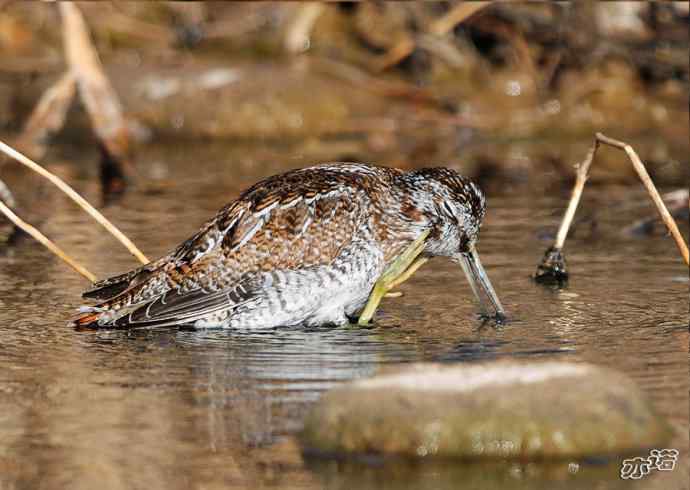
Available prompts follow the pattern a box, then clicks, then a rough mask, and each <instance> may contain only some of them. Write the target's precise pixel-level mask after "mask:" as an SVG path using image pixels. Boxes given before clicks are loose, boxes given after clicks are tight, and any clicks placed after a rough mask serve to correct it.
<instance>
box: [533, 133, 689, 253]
mask: <svg viewBox="0 0 690 490" xmlns="http://www.w3.org/2000/svg"><path fill="white" fill-rule="evenodd" d="M601 144H605V145H609V146H612V147H614V148H618V149H619V150H623V151H624V152H625V153H626V154H627V155H628V158H629V159H630V162H631V163H632V165H633V167H634V168H635V171H636V172H637V175H638V176H639V177H640V180H641V181H642V184H643V185H644V187H645V189H646V190H647V193H648V194H649V196H650V197H651V198H652V201H653V202H654V204H655V205H656V208H657V210H658V211H659V215H660V216H661V219H662V220H663V222H664V224H665V225H666V228H667V229H668V231H669V233H670V234H671V236H672V237H673V239H674V241H675V242H676V246H677V247H678V250H680V254H681V256H682V257H683V260H684V261H685V264H686V265H690V258H689V254H688V246H687V244H686V243H685V239H684V238H683V235H682V234H681V233H680V230H679V229H678V225H677V224H676V221H675V220H674V219H673V216H671V213H669V211H668V209H667V208H666V205H665V204H664V201H663V199H662V198H661V196H660V195H659V191H657V189H656V187H655V186H654V183H653V182H652V179H651V177H650V176H649V174H648V173H647V169H646V168H645V166H644V163H642V160H640V157H639V156H637V153H636V152H635V150H633V148H632V147H631V146H630V145H629V144H627V143H624V142H622V141H619V140H616V139H613V138H609V137H608V136H605V135H604V134H602V133H596V135H595V137H594V143H593V144H592V147H591V148H590V149H589V152H588V153H587V157H586V158H585V160H584V162H582V164H580V166H579V168H578V171H577V178H576V180H575V186H574V187H573V193H572V195H571V197H570V202H569V203H568V209H567V210H566V212H565V215H564V216H563V220H562V221H561V225H560V227H559V229H558V234H557V235H556V241H555V243H554V245H553V249H555V250H556V251H560V250H561V249H562V248H563V245H564V244H565V239H566V236H567V235H568V230H569V229H570V225H571V223H572V221H573V217H574V216H575V211H576V209H577V206H578V204H579V202H580V196H581V195H582V190H583V188H584V185H585V182H586V181H587V173H588V171H589V168H590V166H591V165H592V161H593V160H594V156H595V154H596V151H597V149H598V148H599V146H600V145H601ZM547 255H548V254H547ZM544 260H546V256H545V258H544ZM541 265H542V266H544V263H543V262H542V264H541Z"/></svg>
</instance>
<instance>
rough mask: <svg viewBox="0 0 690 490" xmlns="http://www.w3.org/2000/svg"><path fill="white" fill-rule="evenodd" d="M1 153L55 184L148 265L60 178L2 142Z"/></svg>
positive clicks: (113, 227) (141, 254) (122, 237)
mask: <svg viewBox="0 0 690 490" xmlns="http://www.w3.org/2000/svg"><path fill="white" fill-rule="evenodd" d="M0 151H2V152H3V153H5V154H6V155H8V156H9V157H11V158H14V159H15V160H17V161H18V162H19V163H21V164H22V165H25V166H27V167H29V168H30V169H31V170H33V171H34V172H36V173H38V174H40V175H42V176H43V177H45V178H46V179H48V180H49V181H50V182H52V183H53V184H55V186H56V187H57V188H58V189H60V190H61V191H62V192H64V193H65V194H67V195H68V196H69V197H70V199H72V200H73V201H74V202H76V203H77V204H78V205H79V206H80V207H81V208H82V209H83V210H84V211H86V212H87V213H89V214H90V215H91V216H92V217H93V218H94V219H95V220H96V221H98V223H100V224H101V225H102V226H103V227H104V228H105V229H106V230H108V232H110V234H111V235H113V236H114V237H115V238H117V239H118V240H119V241H120V243H122V244H123V245H124V246H125V247H127V250H129V251H130V252H131V253H132V255H134V256H135V257H136V258H137V259H139V261H140V262H141V263H142V264H148V262H149V259H147V258H146V256H145V255H144V254H143V253H142V252H141V250H139V249H138V248H137V247H136V245H134V243H132V241H131V240H130V239H129V238H127V237H126V236H125V235H124V234H123V233H122V232H121V231H120V230H118V229H117V227H116V226H115V225H114V224H112V223H111V222H110V221H108V219H107V218H106V217H105V216H103V215H102V214H101V213H100V212H99V211H98V210H96V209H95V208H94V207H93V206H91V204H89V203H88V202H87V201H86V199H84V198H83V197H81V196H80V195H79V194H78V193H77V192H76V191H75V190H74V189H72V188H71V187H70V186H69V185H67V184H66V183H65V182H64V181H63V180H62V179H61V178H60V177H58V176H56V175H54V174H52V173H50V172H48V171H47V170H46V169H45V168H43V167H41V166H40V165H39V164H37V163H36V162H34V161H33V160H31V159H30V158H28V157H27V156H25V155H23V154H21V153H19V152H18V151H17V150H15V149H14V148H12V147H11V146H9V145H7V144H5V143H3V142H2V141H0Z"/></svg>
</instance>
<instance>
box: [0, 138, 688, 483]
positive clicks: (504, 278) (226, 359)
mask: <svg viewBox="0 0 690 490" xmlns="http://www.w3.org/2000/svg"><path fill="white" fill-rule="evenodd" d="M65 155H66V156H69V157H71V158H72V159H73V160H75V159H76V160H77V161H78V162H80V163H81V164H82V165H81V166H80V167H79V168H80V169H81V170H79V171H75V173H74V174H72V175H68V176H67V178H69V179H70V181H72V182H75V183H76V185H77V187H78V188H79V190H80V191H82V192H84V194H85V195H86V196H87V197H88V198H89V199H91V200H92V201H95V202H97V201H98V195H97V188H96V184H95V183H94V182H95V181H96V179H94V178H93V176H92V175H90V174H92V173H93V172H92V171H90V170H89V168H90V165H92V161H91V160H92V155H91V154H90V153H87V154H81V153H80V152H78V151H75V150H70V149H67V150H65ZM286 155H287V156H286ZM139 163H140V166H141V168H142V173H143V177H144V178H143V179H142V180H143V181H146V182H147V184H146V185H143V186H141V187H140V188H138V189H135V190H133V191H132V192H131V193H129V194H128V195H127V196H126V197H125V198H124V199H123V200H122V201H120V202H118V203H117V204H113V205H110V206H108V207H106V208H105V209H104V212H105V214H107V215H108V216H111V217H113V219H114V221H115V222H116V223H117V224H118V225H119V226H121V228H122V229H123V230H124V231H125V232H126V233H127V234H128V235H129V236H130V237H131V238H132V239H133V240H134V242H135V243H137V244H138V245H139V246H140V248H142V249H143V250H144V251H145V253H147V254H148V255H149V257H150V258H153V257H155V256H158V255H160V254H162V253H164V252H166V251H167V250H168V249H170V248H172V247H173V246H174V245H176V244H177V243H179V242H180V241H181V240H182V239H184V238H186V237H188V236H189V235H191V234H192V233H193V232H194V231H195V229H196V228H197V227H198V226H199V224H200V223H201V222H203V221H204V220H206V219H207V218H208V217H210V216H211V215H212V214H213V213H214V212H215V211H216V210H217V209H218V208H220V207H221V206H222V205H224V204H225V203H226V202H228V201H229V200H231V199H232V198H233V197H235V196H236V195H237V194H238V192H239V191H240V190H241V189H242V188H244V187H247V186H248V185H250V184H252V183H254V182H255V181H257V180H259V179H260V178H262V177H264V176H267V175H270V174H274V173H277V172H280V171H284V170H285V169H286V168H292V167H299V166H304V165H306V164H309V163H313V162H311V161H309V160H308V159H307V157H305V156H304V155H302V154H299V153H291V152H290V151H286V150H285V149H281V148H274V149H270V148H269V149H266V148H259V147H254V148H245V147H239V146H237V145H228V146H226V147H218V146H214V147H206V146H204V145H195V146H192V147H190V146H189V145H187V146H184V147H183V146H182V145H179V146H171V145H161V146H152V147H149V148H148V149H146V150H144V151H143V152H142V153H141V154H140V155H139ZM382 163H385V162H382ZM78 172H81V173H78ZM489 189H490V192H488V201H489V213H488V216H487V220H486V223H485V225H484V229H483V231H482V235H481V241H480V244H479V250H480V253H481V256H482V260H483V262H484V265H485V267H486V269H487V271H488V274H489V276H490V277H491V279H492V281H493V283H494V286H495V287H496V289H497V291H498V294H499V296H500V298H501V300H502V302H503V304H504V305H505V307H506V310H507V311H508V312H509V314H510V316H511V317H512V321H511V322H510V323H508V324H507V325H504V326H502V327H500V328H495V327H493V326H490V325H489V326H482V325H481V324H480V323H479V322H478V320H476V316H475V314H476V311H477V307H476V304H475V303H474V301H473V299H472V297H471V292H470V290H469V287H468V285H467V284H466V282H465V280H464V278H463V276H462V272H461V271H460V270H459V268H458V267H457V266H456V265H454V264H452V263H451V262H450V261H445V260H442V259H436V260H434V261H432V262H430V263H429V264H428V265H427V266H425V267H424V268H422V269H421V270H420V272H419V273H418V274H417V275H416V276H415V277H414V278H413V279H412V280H411V281H409V282H408V283H406V284H405V285H404V286H403V287H402V291H403V292H404V293H405V295H404V296H403V297H402V298H396V299H387V300H386V301H385V302H384V304H383V309H382V311H381V314H380V317H379V320H378V322H377V325H376V326H375V327H373V328H368V329H358V328H335V329H332V328H331V329H300V328H291V329H277V330H269V331H260V332H247V331H244V332H236V331H190V330H184V329H174V328H172V329H164V330H159V331H148V332H123V331H100V332H76V331H74V330H72V329H70V328H67V327H66V326H65V323H66V321H67V319H68V318H69V317H70V315H71V314H72V313H73V310H74V308H75V307H76V306H77V305H78V304H79V295H80V293H81V291H82V290H83V289H84V288H85V287H86V286H87V284H85V282H84V281H83V280H82V279H81V278H80V277H79V276H77V275H76V274H75V273H74V272H72V271H71V270H69V269H67V268H66V267H65V266H64V265H63V264H61V263H59V262H57V261H55V260H54V259H53V258H52V257H51V256H50V255H49V254H48V253H47V252H46V251H44V250H43V249H42V248H41V247H40V246H38V245H35V244H33V243H31V242H28V241H27V242H24V243H22V244H21V246H20V247H17V248H14V249H11V250H6V249H5V248H3V255H2V256H0V489H4V488H8V489H10V488H12V489H14V488H18V489H19V488H22V489H23V488H27V489H28V488H96V487H98V488H113V489H120V488H122V489H124V488H168V489H176V488H180V489H182V488H185V489H186V488H229V487H246V486H251V487H276V488H278V487H279V488H294V487H300V488H324V487H328V488H343V489H345V488H355V487H359V488H410V485H412V486H414V487H415V488H431V487H433V488H478V489H479V488H482V489H485V488H554V487H555V486H556V485H558V486H563V487H567V488H582V487H587V488H631V486H630V485H631V482H629V481H621V480H620V479H619V477H618V469H619V464H620V461H618V460H617V461H613V462H609V463H608V464H603V463H602V462H598V461H594V462H569V461H566V462H559V463H557V464H554V465H536V464H530V465H516V464H509V463H503V462H496V463H492V464H481V465H479V464H466V463H463V464H458V463H454V464H451V463H435V464H429V465H413V464H410V463H404V462H397V463H390V464H384V465H380V464H375V465H365V466H362V465H358V464H353V463H344V462H340V463H335V462H328V461H314V460H307V461H304V460H303V459H302V457H301V456H300V454H299V449H298V447H297V445H296V442H295V438H294V435H295V434H296V433H297V432H298V431H299V429H300V427H301V420H302V417H303V415H304V413H305V412H306V411H307V410H308V409H309V407H310V405H311V404H312V403H313V402H314V401H315V400H317V399H318V397H319V396H320V394H321V393H323V392H324V390H328V389H331V388H333V387H335V386H337V385H338V384H340V383H342V382H344V381H347V380H351V379H354V378H360V377H364V376H369V375H371V374H373V373H375V372H376V371H377V370H379V369H380V368H381V367H382V366H391V365H395V364H400V363H407V362H411V361H441V362H449V363H451V362H472V361H476V360H486V359H494V358H502V357H519V358H533V359H547V358H548V359H560V360H571V361H575V362H581V361H588V362H594V363H597V364H600V365H604V366H608V367H612V368H615V369H618V370H621V371H623V372H625V373H627V374H629V375H630V376H631V377H633V378H634V379H635V380H636V381H637V382H638V383H639V384H640V385H641V386H642V388H643V389H644V390H645V391H646V392H647V393H648V394H649V396H650V397H651V398H652V400H653V402H654V405H655V406H656V408H657V409H658V411H659V413H660V414H662V415H663V416H664V417H667V418H668V419H669V420H670V421H671V422H672V424H673V425H674V426H675V428H676V431H677V436H676V437H675V440H674V441H673V444H672V447H676V448H678V449H680V450H681V451H682V456H683V457H682V461H681V463H680V464H681V466H679V467H677V468H676V469H675V470H674V471H673V472H671V473H667V474H656V475H651V476H649V477H647V478H646V479H645V480H643V481H642V482H639V483H637V486H636V488H665V489H672V488H687V481H686V478H687V474H688V467H687V465H686V461H687V426H688V281H687V278H688V276H687V269H685V268H684V267H683V265H682V263H681V261H680V259H679V257H678V254H677V251H676V249H675V246H674V245H673V243H672V241H671V240H670V238H668V237H665V236H663V235H662V234H658V235H655V236H652V237H645V238H631V237H627V236H624V235H622V234H621V233H620V230H621V229H622V228H623V227H624V226H626V225H627V224H629V223H630V222H632V221H634V220H635V219H637V218H639V217H641V216H643V215H646V214H651V213H652V212H653V211H652V210H651V207H649V206H648V204H647V197H646V195H645V194H644V193H643V192H641V191H640V190H639V189H638V188H637V187H635V186H633V187H629V188H622V189H612V188H608V187H607V188H597V189H596V190H588V191H586V193H585V200H584V203H583V205H584V209H583V213H582V215H587V214H588V213H592V212H594V210H596V209H598V210H599V211H596V212H594V218H595V224H592V223H582V224H580V226H578V228H577V230H576V233H575V235H574V237H573V238H572V240H571V241H569V243H568V245H567V252H568V255H567V257H568V260H569V264H570V268H571V272H572V274H573V277H572V280H571V282H570V284H569V285H568V286H567V287H566V288H564V289H553V288H545V287H542V286H538V285H536V284H534V283H533V282H532V281H531V280H530V277H529V276H530V274H531V273H532V272H533V270H534V267H535V265H536V263H537V262H538V260H539V259H540V256H541V253H542V252H543V250H544V249H545V248H546V246H547V245H548V238H547V237H548V235H549V234H550V233H553V232H554V231H555V227H556V225H557V222H558V217H559V216H560V213H561V212H562V209H563V207H564V205H565V201H566V199H567V195H568V192H567V191H566V190H564V191H563V192H560V191H559V192H556V193H555V195H553V196H546V192H545V189H544V188H542V187H540V186H536V185H535V186H533V187H530V186H526V185H525V186H523V187H520V188H512V187H505V186H501V185H492V186H490V187H489ZM45 205H46V206H48V205H49V206H51V207H52V208H53V209H54V211H55V212H54V213H53V214H52V215H51V216H50V217H49V218H48V220H47V221H46V222H45V223H44V224H43V226H42V228H43V229H44V230H45V231H46V233H47V234H48V235H50V236H51V237H53V238H54V239H55V240H56V241H57V242H58V243H60V245H62V246H63V247H64V248H65V249H67V250H68V251H69V252H70V253H72V254H73V255H75V256H76V257H79V258H80V259H81V260H82V261H83V262H84V263H85V265H86V266H87V267H89V268H90V269H92V270H93V271H94V272H96V273H97V275H99V276H105V275H108V274H113V273H117V272H121V271H124V270H126V269H129V268H131V267H133V266H135V265H136V263H135V259H133V258H132V257H130V256H129V255H128V254H127V252H126V251H125V250H124V249H122V248H121V247H120V246H119V245H118V244H117V243H116V242H115V241H114V240H113V239H112V238H111V237H109V236H107V235H106V234H105V232H103V231H102V230H101V229H99V228H97V227H96V226H95V225H93V224H92V223H91V222H90V221H89V219H88V218H87V217H85V215H84V214H83V213H82V212H80V211H78V210H76V208H75V207H74V206H73V205H72V204H71V203H68V202H67V201H66V200H63V199H62V198H61V197H52V198H51V199H50V200H49V201H46V203H45ZM684 230H685V232H686V234H687V230H686V228H685V229H684ZM563 389H564V390H567V389H568V387H567V386H564V387H563ZM640 456H646V455H640ZM657 473H658V472H657Z"/></svg>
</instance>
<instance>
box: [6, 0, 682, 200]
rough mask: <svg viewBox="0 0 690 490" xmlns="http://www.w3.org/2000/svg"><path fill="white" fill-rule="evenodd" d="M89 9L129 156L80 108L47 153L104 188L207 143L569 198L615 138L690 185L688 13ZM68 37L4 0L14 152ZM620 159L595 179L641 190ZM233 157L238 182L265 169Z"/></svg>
mask: <svg viewBox="0 0 690 490" xmlns="http://www.w3.org/2000/svg"><path fill="white" fill-rule="evenodd" d="M76 5H78V9H79V10H80V11H81V13H82V14H83V16H84V19H85V20H86V25H87V28H88V31H89V32H90V36H91V38H92V40H93V42H94V46H95V48H96V50H97V52H98V56H99V57H100V59H101V61H102V63H103V66H104V69H105V73H106V74H107V77H108V79H109V80H110V81H111V83H112V85H113V87H114V89H115V92H116V93H117V95H118V97H119V99H120V102H121V106H122V108H123V113H124V115H125V121H126V135H125V136H126V138H125V139H126V140H127V141H128V144H127V148H128V150H127V152H126V154H127V155H133V157H132V158H131V164H128V163H126V162H125V163H122V162H118V161H117V160H118V158H115V160H116V161H115V162H113V161H112V158H108V157H109V155H108V153H109V152H108V148H109V146H108V145H107V144H105V145H104V144H103V141H102V138H101V142H100V145H99V141H98V138H96V137H94V131H92V129H91V128H92V127H93V126H94V119H93V118H91V119H89V118H88V117H87V114H86V111H85V110H84V108H83V107H82V104H81V103H79V101H78V98H74V100H73V101H72V102H71V103H69V111H68V112H67V114H66V115H65V117H64V123H63V124H62V123H61V124H59V125H58V126H59V130H57V129H54V128H53V129H50V130H48V131H45V132H44V133H42V134H40V138H39V139H40V142H41V143H45V142H47V141H48V140H50V141H54V142H55V143H57V144H58V148H59V144H60V143H69V144H71V145H77V146H78V147H79V148H83V149H84V151H85V152H87V154H90V153H89V152H94V153H93V155H94V156H93V158H92V159H91V160H94V161H95V162H99V161H100V162H101V170H100V172H101V174H102V176H105V178H108V177H109V176H110V177H112V174H120V173H123V174H124V176H125V177H128V178H129V179H130V180H131V181H137V180H138V181H140V182H141V181H142V180H144V181H145V180H148V179H150V178H152V177H155V174H156V171H155V169H151V168H149V167H148V165H147V164H146V163H145V162H144V163H142V162H141V160H140V159H137V148H141V147H142V146H144V147H145V145H151V144H157V143H162V144H172V143H174V144H176V145H180V144H183V143H182V142H188V144H189V145H194V144H198V143H199V142H200V141H203V142H209V144H210V143H212V142H222V143H223V144H225V143H230V144H232V145H233V147H234V148H238V147H240V146H242V147H247V148H251V150H249V151H247V152H246V155H253V154H255V153H256V151H260V149H261V148H265V147H272V148H281V151H282V152H283V153H284V154H286V155H299V161H300V163H304V164H310V163H317V162H320V161H333V160H357V161H365V162H371V163H379V164H386V165H393V166H398V167H403V168H406V167H415V166H422V165H446V166H450V167H453V168H456V169H459V170H460V171H462V172H463V173H465V174H467V175H469V176H470V177H473V178H475V179H477V180H479V182H480V184H481V185H484V186H504V188H507V189H510V188H513V187H515V186H524V185H528V186H531V185H534V183H535V182H541V181H546V182H549V183H553V182H560V183H562V184H563V185H564V186H565V185H566V184H568V183H569V182H571V181H572V179H573V177H574V172H573V165H574V164H575V163H577V162H578V161H580V160H582V158H583V157H584V155H585V152H586V148H587V146H588V145H589V144H590V142H591V138H592V136H593V134H594V132H595V131H604V132H607V133H609V134H610V135H611V136H613V137H617V138H619V139H625V140H626V141H627V142H629V143H630V144H632V145H633V146H634V147H635V148H636V149H637V150H638V152H639V154H640V156H641V157H642V159H643V160H644V161H645V162H646V163H647V164H648V168H649V171H650V173H651V175H652V177H653V178H654V179H655V181H657V182H658V183H660V184H662V185H667V186H669V185H670V186H685V185H686V183H687V178H688V168H689V166H688V163H689V161H688V155H689V154H690V153H689V152H688V145H689V132H688V22H689V14H688V4H687V2H601V3H599V2H590V1H584V2H571V3H568V2H554V3H548V2H545V3H512V2H510V3H508V2H495V3H492V2H462V3H454V2H433V3H398V2H393V3H387V2H365V3H349V2H336V3H327V4H319V3H298V2H295V3H292V2H291V3H264V2H260V3H253V2H238V3H233V2H212V3H192V2H98V3H78V4H76ZM64 22H65V19H64V16H61V14H60V10H59V8H58V7H56V5H54V4H52V5H51V4H48V3H31V2H16V1H7V0H5V1H0V58H1V59H2V63H0V134H1V135H2V136H3V137H4V138H5V140H9V141H13V140H15V141H16V140H17V138H20V137H21V135H22V131H24V132H26V131H27V121H28V120H29V116H30V114H31V113H32V111H33V110H34V109H35V108H36V106H37V103H38V101H39V99H40V97H41V95H42V94H44V93H45V91H46V89H48V88H49V87H51V86H54V84H56V82H57V81H58V80H60V77H62V76H63V75H64V74H65V73H66V72H67V70H68V66H69V63H68V61H67V60H66V55H65V48H64V46H65V43H66V42H67V39H66V38H67V37H69V36H70V30H71V28H70V29H64V32H63V26H64ZM72 68H74V67H72ZM100 95H101V94H95V97H96V99H98V98H99V96H100ZM96 119H98V117H96ZM95 129H96V130H97V129H98V128H95ZM96 132H97V131H96ZM120 136H122V135H120ZM106 143H107V142H106ZM99 146H100V147H101V153H100V155H101V156H100V158H99V156H98V155H99V153H98V152H97V151H96V149H97V148H98V147H99ZM48 149H50V148H48ZM130 149H134V152H131V151H130ZM43 153H44V152H42V151H41V152H38V156H43ZM110 153H112V152H110ZM116 153H117V152H116ZM617 153H618V152H602V154H601V156H599V157H598V161H597V164H596V165H595V167H594V172H593V176H592V178H593V181H595V182H616V183H626V182H633V183H634V182H635V175H634V172H633V170H632V168H631V167H630V165H629V163H628V161H627V159H626V158H625V156H624V155H622V154H617ZM34 155H36V153H34ZM110 156H111V157H112V155H110ZM115 156H117V155H115ZM53 158H54V156H53V157H51V154H50V153H49V154H48V157H47V158H46V161H53V160H52V159H53ZM238 158H239V157H235V159H234V161H233V159H232V158H228V160H227V161H226V162H225V163H226V165H227V166H228V168H230V169H231V168H233V166H237V165H244V166H251V165H252V161H251V160H252V159H251V157H250V156H248V157H247V158H246V159H245V160H244V161H237V159H238ZM127 159H128V158H127ZM109 160H110V161H109ZM239 160H242V159H241V158H239ZM190 163H193V164H194V165H195V166H196V168H197V170H199V171H203V165H204V162H190ZM123 165H124V167H125V168H124V169H123V168H119V169H118V167H119V166H123ZM6 167H7V162H4V163H0V179H2V178H3V169H4V171H5V172H7V171H8V170H7V169H6ZM127 167H131V168H127ZM97 168H98V165H97V164H95V163H94V165H92V166H89V169H90V170H89V169H87V170H86V171H87V172H89V171H91V172H94V173H95V172H97V170H96V169H97ZM142 174H143V176H142ZM7 178H9V179H10V180H11V178H10V177H7ZM125 180H126V179H125ZM121 184H122V183H120V184H117V185H115V186H114V189H115V190H121V189H120V187H122V186H121ZM111 187H112V186H111Z"/></svg>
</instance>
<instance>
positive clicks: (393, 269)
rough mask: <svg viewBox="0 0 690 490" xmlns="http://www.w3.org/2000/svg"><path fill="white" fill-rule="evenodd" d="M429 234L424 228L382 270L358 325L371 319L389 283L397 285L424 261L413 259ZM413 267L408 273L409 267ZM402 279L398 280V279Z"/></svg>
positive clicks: (420, 250)
mask: <svg viewBox="0 0 690 490" xmlns="http://www.w3.org/2000/svg"><path fill="white" fill-rule="evenodd" d="M428 235H429V230H425V231H424V232H422V234H421V235H419V236H418V237H417V238H416V239H415V241H413V242H412V243H411V244H410V246H408V247H407V248H406V249H405V250H404V251H403V252H402V253H401V254H400V255H399V256H398V257H397V258H396V259H395V260H394V261H393V263H392V264H391V265H390V266H388V268H387V269H386V270H385V271H384V273H383V274H382V275H381V277H380V278H379V280H378V281H376V284H375V285H374V289H373V291H372V292H371V294H370V295H369V301H367V305H366V306H365V307H364V310H363V311H362V314H361V315H360V316H359V320H358V321H357V323H358V324H359V325H367V324H368V323H369V321H371V319H372V317H373V316H374V313H375V312H376V308H378V306H379V303H380V302H381V299H383V297H384V296H385V295H386V293H387V292H388V291H390V290H391V287H392V286H391V285H393V284H395V285H398V284H400V283H402V282H403V281H405V280H406V279H408V278H409V277H410V276H411V275H412V274H413V273H414V272H415V271H416V270H417V269H418V268H419V267H420V266H421V265H422V264H423V263H424V262H422V263H421V264H419V265H416V266H415V259H417V258H418V256H419V254H421V253H422V251H423V250H424V240H426V237H427V236H428ZM413 267H414V269H413V270H412V271H411V272H410V273H409V274H408V273H407V271H408V270H409V269H412V268H413ZM400 278H401V279H402V280H401V281H398V279H400Z"/></svg>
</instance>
